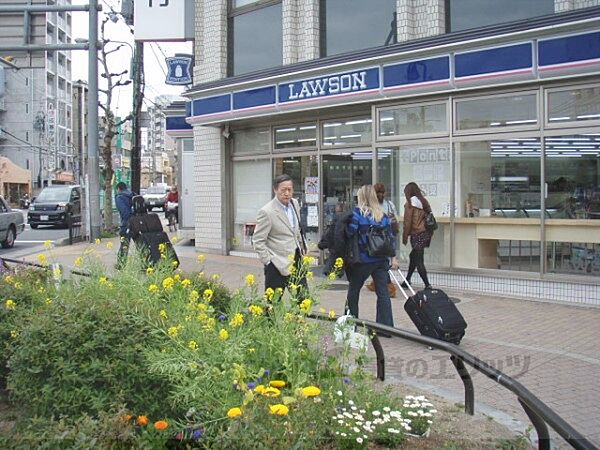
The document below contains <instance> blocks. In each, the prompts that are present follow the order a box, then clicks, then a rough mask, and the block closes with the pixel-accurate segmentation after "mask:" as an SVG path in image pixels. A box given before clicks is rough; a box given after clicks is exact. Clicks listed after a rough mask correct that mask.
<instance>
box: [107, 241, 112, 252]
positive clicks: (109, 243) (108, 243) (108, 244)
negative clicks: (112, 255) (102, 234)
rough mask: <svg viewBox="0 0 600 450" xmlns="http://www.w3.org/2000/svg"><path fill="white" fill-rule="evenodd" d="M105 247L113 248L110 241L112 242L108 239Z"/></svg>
mask: <svg viewBox="0 0 600 450" xmlns="http://www.w3.org/2000/svg"><path fill="white" fill-rule="evenodd" d="M106 248H107V249H109V250H112V248H113V243H112V242H110V241H109V242H107V243H106Z"/></svg>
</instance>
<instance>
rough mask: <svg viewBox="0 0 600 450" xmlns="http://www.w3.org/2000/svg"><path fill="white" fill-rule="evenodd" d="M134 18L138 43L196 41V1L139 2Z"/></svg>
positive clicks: (135, 6) (136, 3) (147, 0)
mask: <svg viewBox="0 0 600 450" xmlns="http://www.w3.org/2000/svg"><path fill="white" fill-rule="evenodd" d="M133 17H134V30H135V39H136V40H137V41H150V42H151V41H186V40H192V39H194V0H145V1H137V2H134V16H133Z"/></svg>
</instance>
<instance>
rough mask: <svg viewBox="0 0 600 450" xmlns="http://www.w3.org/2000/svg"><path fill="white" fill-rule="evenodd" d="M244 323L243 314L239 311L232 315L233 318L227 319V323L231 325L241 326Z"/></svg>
mask: <svg viewBox="0 0 600 450" xmlns="http://www.w3.org/2000/svg"><path fill="white" fill-rule="evenodd" d="M243 324H244V316H243V315H242V314H240V313H237V314H236V315H235V316H233V319H231V320H230V321H229V325H231V326H232V327H234V328H235V327H241V326H242V325H243Z"/></svg>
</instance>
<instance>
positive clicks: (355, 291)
mask: <svg viewBox="0 0 600 450" xmlns="http://www.w3.org/2000/svg"><path fill="white" fill-rule="evenodd" d="M346 234H347V236H348V238H349V241H351V242H352V241H353V240H354V239H355V240H356V243H357V244H358V258H357V260H356V261H352V264H348V265H347V266H346V275H347V277H348V281H349V282H350V285H349V286H348V294H347V306H348V308H349V310H350V314H352V315H353V316H354V317H358V299H359V294H360V290H361V288H362V287H363V284H364V283H365V281H366V280H367V278H369V276H372V277H373V280H374V281H375V291H376V293H377V316H376V320H377V322H378V323H381V324H384V325H388V326H390V327H393V326H394V318H393V315H392V303H391V300H390V295H389V292H388V287H387V284H388V270H389V268H390V258H391V265H392V267H394V268H397V267H398V261H397V260H396V239H395V236H394V233H393V231H392V221H391V219H390V218H389V217H388V216H386V215H385V214H384V213H383V210H382V209H381V206H380V204H379V201H378V200H377V195H376V194H375V189H374V188H373V186H371V185H370V184H368V185H364V186H362V187H361V188H360V189H359V190H358V206H357V207H356V208H354V210H353V211H352V216H351V217H350V220H349V223H348V225H347V226H346ZM347 262H349V261H347Z"/></svg>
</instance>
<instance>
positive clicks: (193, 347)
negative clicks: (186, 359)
mask: <svg viewBox="0 0 600 450" xmlns="http://www.w3.org/2000/svg"><path fill="white" fill-rule="evenodd" d="M188 348H189V349H190V350H198V343H197V342H196V341H190V342H188Z"/></svg>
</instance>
